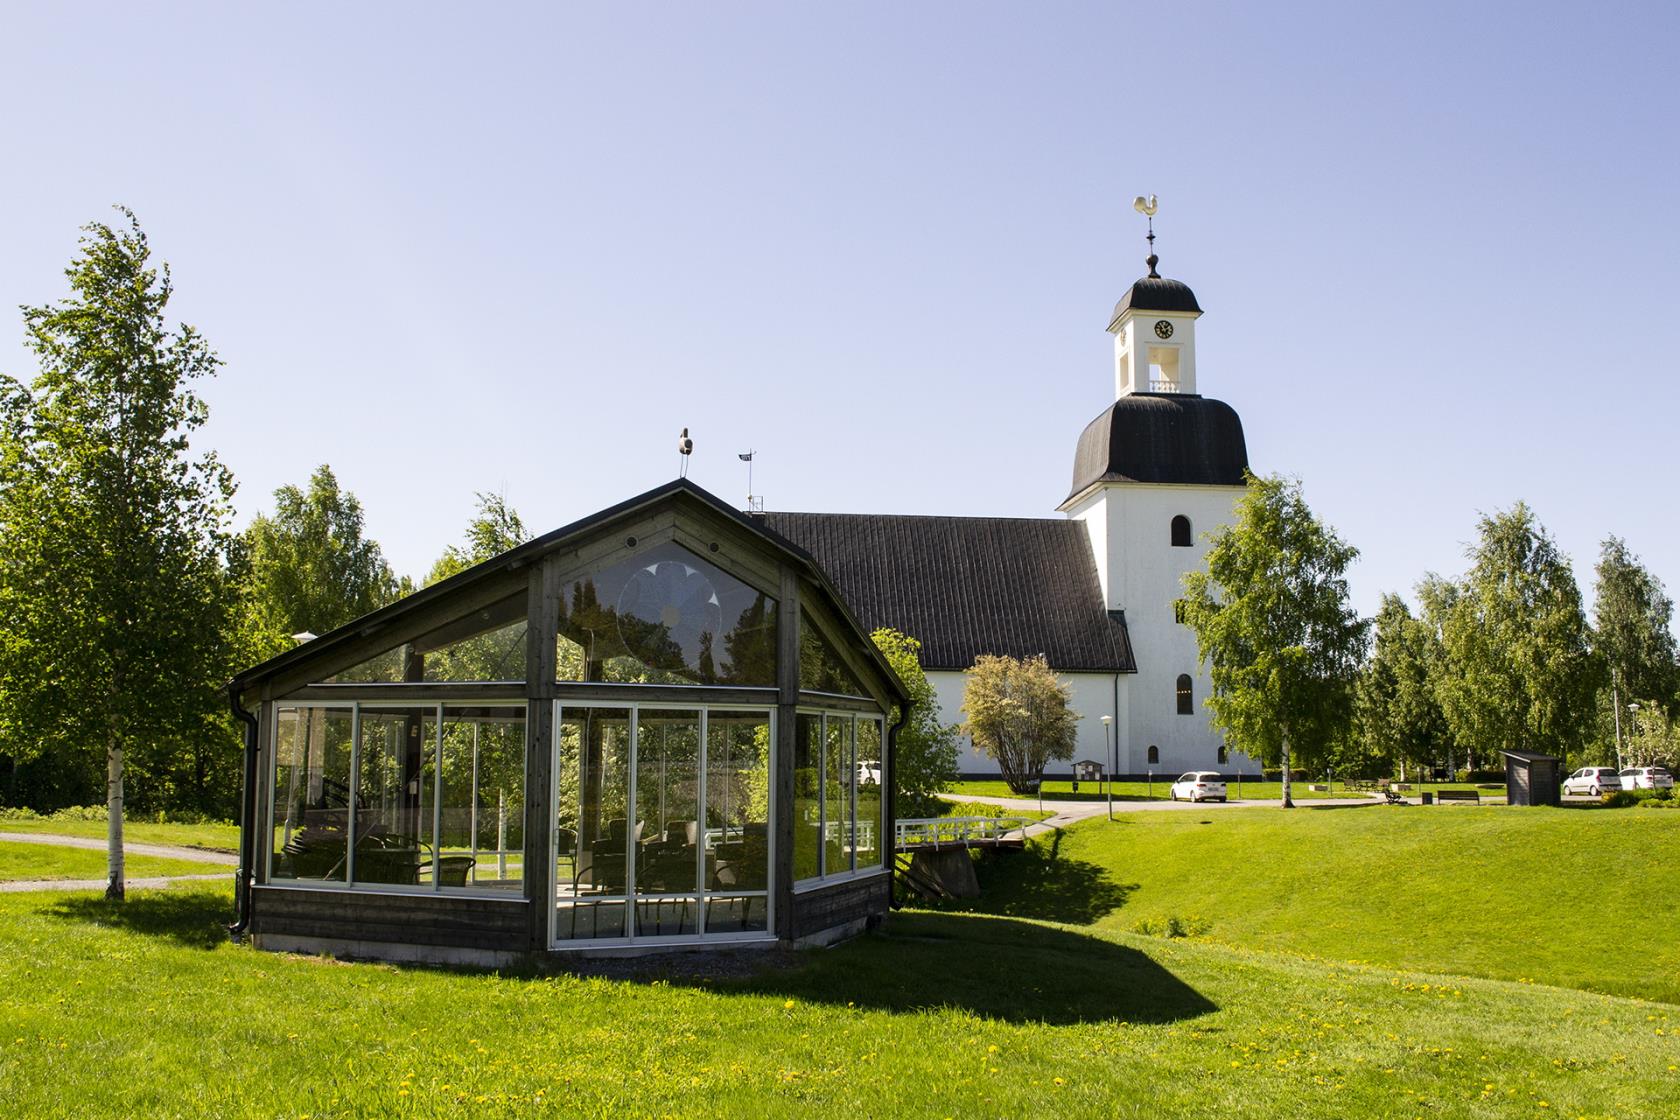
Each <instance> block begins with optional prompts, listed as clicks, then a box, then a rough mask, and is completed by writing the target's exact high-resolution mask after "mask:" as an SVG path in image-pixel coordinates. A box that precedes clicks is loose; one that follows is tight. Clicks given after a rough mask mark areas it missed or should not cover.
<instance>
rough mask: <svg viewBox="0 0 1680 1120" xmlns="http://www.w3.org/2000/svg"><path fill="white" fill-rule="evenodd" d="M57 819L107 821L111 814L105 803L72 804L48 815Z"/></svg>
mask: <svg viewBox="0 0 1680 1120" xmlns="http://www.w3.org/2000/svg"><path fill="white" fill-rule="evenodd" d="M48 819H49V820H55V821H107V820H110V819H111V818H110V815H109V814H108V813H107V812H106V810H105V806H103V805H71V806H69V807H67V808H64V809H59V810H57V811H56V812H53V813H51V814H50V815H49V816H48Z"/></svg>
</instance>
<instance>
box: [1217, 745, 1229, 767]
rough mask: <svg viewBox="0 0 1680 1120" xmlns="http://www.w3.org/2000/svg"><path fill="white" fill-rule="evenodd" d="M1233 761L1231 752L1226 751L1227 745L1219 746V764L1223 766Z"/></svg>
mask: <svg viewBox="0 0 1680 1120" xmlns="http://www.w3.org/2000/svg"><path fill="white" fill-rule="evenodd" d="M1229 761H1231V752H1230V751H1228V750H1226V749H1225V744H1224V743H1221V744H1219V764H1220V765H1221V766H1223V765H1225V763H1227V762H1229Z"/></svg>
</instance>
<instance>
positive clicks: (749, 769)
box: [705, 711, 770, 933]
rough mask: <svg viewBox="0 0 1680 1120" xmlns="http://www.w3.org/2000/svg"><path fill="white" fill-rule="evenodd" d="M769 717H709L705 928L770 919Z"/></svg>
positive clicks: (744, 928) (748, 926)
mask: <svg viewBox="0 0 1680 1120" xmlns="http://www.w3.org/2000/svg"><path fill="white" fill-rule="evenodd" d="M769 885H770V716H769V714H768V713H765V712H726V711H714V712H710V713H708V715H707V720H706V878H705V888H706V932H707V933H746V932H760V933H761V932H763V931H764V930H766V929H767V928H768V923H769V917H770V912H769V895H768V890H769Z"/></svg>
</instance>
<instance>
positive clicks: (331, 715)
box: [269, 706, 354, 883]
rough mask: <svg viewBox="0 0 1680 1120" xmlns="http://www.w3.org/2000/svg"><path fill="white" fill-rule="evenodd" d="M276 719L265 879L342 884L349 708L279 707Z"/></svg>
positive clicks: (346, 848) (347, 815)
mask: <svg viewBox="0 0 1680 1120" xmlns="http://www.w3.org/2000/svg"><path fill="white" fill-rule="evenodd" d="M275 715H276V726H275V736H274V788H273V802H272V809H273V817H272V822H273V832H272V843H271V848H272V851H273V859H272V862H271V864H270V870H269V877H270V878H271V879H274V880H276V881H287V880H303V879H311V880H316V881H320V882H333V883H342V882H345V881H346V879H347V875H348V868H347V866H346V865H347V862H348V860H347V856H348V854H349V845H348V840H347V838H348V835H349V829H350V751H351V737H352V735H353V733H354V721H353V719H352V718H351V710H350V709H349V708H324V707H308V706H299V707H281V708H279V709H277V710H276V713H275Z"/></svg>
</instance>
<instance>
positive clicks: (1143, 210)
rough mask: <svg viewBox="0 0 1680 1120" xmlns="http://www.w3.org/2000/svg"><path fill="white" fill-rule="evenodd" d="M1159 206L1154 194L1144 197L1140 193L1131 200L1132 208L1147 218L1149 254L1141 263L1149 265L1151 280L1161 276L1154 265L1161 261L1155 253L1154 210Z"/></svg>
mask: <svg viewBox="0 0 1680 1120" xmlns="http://www.w3.org/2000/svg"><path fill="white" fill-rule="evenodd" d="M1159 206H1160V203H1159V202H1157V201H1156V200H1155V196H1154V195H1150V196H1149V197H1148V198H1145V197H1144V196H1143V195H1141V194H1140V195H1138V196H1137V197H1136V198H1134V199H1133V200H1132V209H1133V210H1136V211H1137V212H1138V213H1139V214H1142V215H1143V216H1144V217H1146V218H1148V219H1149V256H1147V257H1145V258H1144V262H1143V263H1145V264H1147V265H1148V266H1149V278H1150V279H1151V280H1159V279H1160V278H1161V274H1160V273H1159V272H1156V271H1155V266H1156V265H1158V264H1160V263H1161V258H1160V257H1157V256H1156V255H1155V211H1156V210H1157V209H1158V208H1159Z"/></svg>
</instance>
